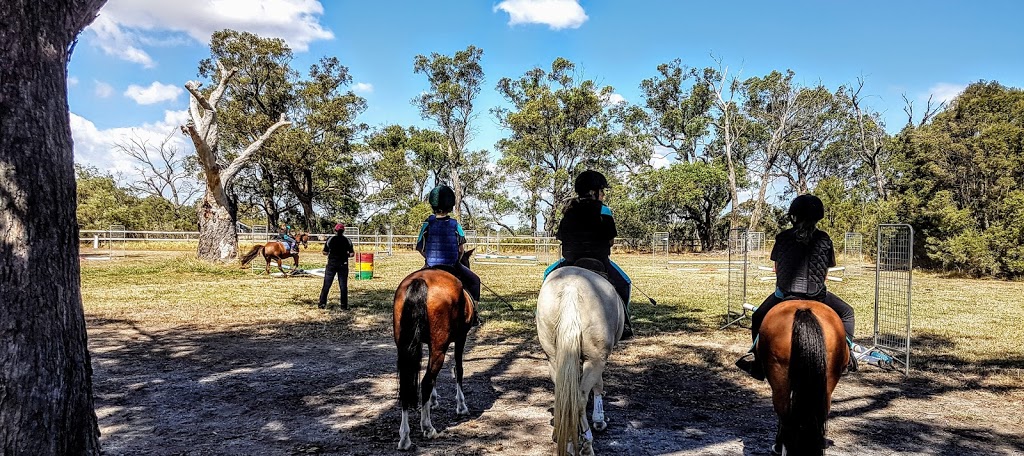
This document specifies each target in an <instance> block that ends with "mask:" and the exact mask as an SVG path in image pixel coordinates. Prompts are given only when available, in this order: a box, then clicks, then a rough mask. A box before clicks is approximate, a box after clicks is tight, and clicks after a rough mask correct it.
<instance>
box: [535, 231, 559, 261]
mask: <svg viewBox="0 0 1024 456" xmlns="http://www.w3.org/2000/svg"><path fill="white" fill-rule="evenodd" d="M553 241H554V238H552V237H551V233H550V232H547V231H535V232H534V233H533V253H534V255H536V256H537V258H543V259H544V260H545V261H548V259H549V258H550V257H551V250H552V247H553V246H554V244H553Z"/></svg>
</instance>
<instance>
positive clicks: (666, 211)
mask: <svg viewBox="0 0 1024 456" xmlns="http://www.w3.org/2000/svg"><path fill="white" fill-rule="evenodd" d="M634 191H635V192H636V194H635V196H634V197H633V198H632V199H633V200H635V201H636V202H637V206H638V207H637V208H636V209H635V211H638V213H640V214H644V215H645V216H646V217H647V220H648V221H649V223H652V224H654V225H657V226H664V227H668V228H670V229H672V228H675V227H676V226H677V225H678V224H680V223H684V224H687V225H689V226H692V228H693V232H694V234H696V235H697V238H698V239H699V240H700V245H701V248H702V249H703V250H710V249H713V248H714V247H715V246H716V245H717V242H718V240H719V236H718V234H719V228H720V221H721V213H722V211H723V210H724V209H725V206H726V204H728V202H729V185H728V176H727V173H726V171H725V169H724V167H723V166H722V165H721V163H719V162H705V161H696V162H693V163H687V162H676V163H673V164H671V165H670V166H669V167H667V168H662V169H654V170H650V171H648V172H646V173H644V174H642V175H639V176H637V178H636V185H635V186H634ZM627 206H628V205H627ZM613 207H614V206H613Z"/></svg>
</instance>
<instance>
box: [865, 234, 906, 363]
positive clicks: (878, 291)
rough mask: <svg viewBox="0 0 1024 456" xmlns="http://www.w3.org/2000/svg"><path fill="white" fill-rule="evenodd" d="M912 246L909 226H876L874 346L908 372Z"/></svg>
mask: <svg viewBox="0 0 1024 456" xmlns="http://www.w3.org/2000/svg"><path fill="white" fill-rule="evenodd" d="M913 247H914V229H913V228H912V227H911V226H910V225H905V224H892V225H889V224H885V225H879V226H878V255H877V258H876V259H875V334H874V344H875V347H877V348H880V349H882V350H883V351H886V352H888V353H890V354H891V356H892V357H893V359H894V360H895V361H897V362H900V363H902V364H903V365H904V369H905V372H907V373H909V372H910V302H911V297H912V295H911V290H912V285H913V274H912V272H913V266H914V264H913V261H914V255H913V253H914V251H913Z"/></svg>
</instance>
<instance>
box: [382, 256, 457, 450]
mask: <svg viewBox="0 0 1024 456" xmlns="http://www.w3.org/2000/svg"><path fill="white" fill-rule="evenodd" d="M473 250H476V249H471V250H469V251H468V252H465V253H463V254H462V257H461V259H460V263H462V264H463V265H464V266H466V267H467V268H468V267H469V258H470V257H471V256H472V255H473ZM475 313H476V308H475V306H474V304H473V299H472V297H470V294H469V292H468V291H466V290H465V289H464V288H463V287H462V281H461V280H459V279H458V277H457V276H456V275H455V271H454V270H453V269H452V268H449V267H444V266H435V267H433V268H424V269H420V270H418V271H416V272H413V273H412V274H409V275H408V276H406V278H405V279H404V280H402V283H401V284H399V285H398V289H397V290H396V291H395V307H394V314H393V317H394V323H395V345H396V346H397V347H398V383H399V385H398V395H399V400H400V402H401V404H402V424H401V426H400V427H399V429H398V449H399V450H408V449H409V447H411V446H412V439H411V438H410V437H409V411H410V410H415V409H416V408H417V407H419V408H420V430H421V431H422V432H423V437H424V438H427V439H433V438H435V437H437V435H438V433H437V431H436V430H435V429H434V426H433V424H431V422H430V409H431V408H433V407H436V406H437V388H436V386H435V383H434V382H435V380H436V379H437V374H438V372H440V371H441V366H442V365H444V357H445V352H447V351H448V346H449V345H450V344H451V343H452V342H454V343H455V362H454V363H452V374H453V376H454V377H455V413H456V414H457V415H468V414H469V407H468V406H466V397H465V395H463V393H462V352H463V350H464V349H465V347H466V337H467V335H468V334H469V329H470V327H471V322H472V321H473V317H474V314H475ZM423 344H427V369H426V371H425V372H424V374H423V381H422V382H420V385H419V388H417V384H416V378H417V377H418V376H419V372H420V363H421V361H422V358H423ZM417 390H418V391H417Z"/></svg>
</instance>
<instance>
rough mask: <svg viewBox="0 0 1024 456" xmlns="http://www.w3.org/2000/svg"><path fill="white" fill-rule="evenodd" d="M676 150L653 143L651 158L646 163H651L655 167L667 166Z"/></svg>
mask: <svg viewBox="0 0 1024 456" xmlns="http://www.w3.org/2000/svg"><path fill="white" fill-rule="evenodd" d="M675 154H676V151H674V150H672V149H671V148H669V147H665V146H660V145H654V147H653V150H652V151H651V159H650V161H648V163H650V164H651V166H653V167H654V168H655V169H662V168H668V167H669V165H671V164H672V157H674V156H675Z"/></svg>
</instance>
